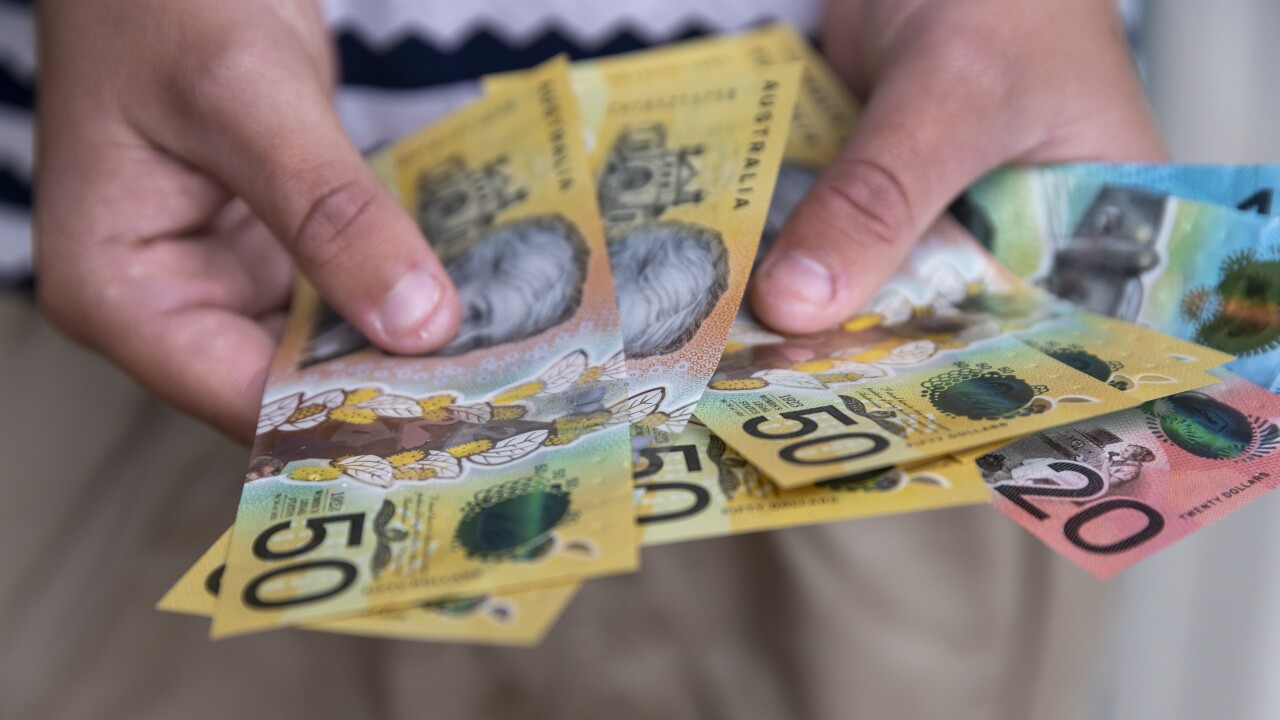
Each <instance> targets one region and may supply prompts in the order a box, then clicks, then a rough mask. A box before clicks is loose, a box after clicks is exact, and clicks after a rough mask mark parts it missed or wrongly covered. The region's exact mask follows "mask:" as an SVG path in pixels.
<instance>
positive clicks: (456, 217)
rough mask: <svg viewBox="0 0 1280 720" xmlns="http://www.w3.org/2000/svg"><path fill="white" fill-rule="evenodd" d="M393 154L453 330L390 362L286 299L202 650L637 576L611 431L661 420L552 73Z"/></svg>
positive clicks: (561, 87) (574, 125) (624, 474)
mask: <svg viewBox="0 0 1280 720" xmlns="http://www.w3.org/2000/svg"><path fill="white" fill-rule="evenodd" d="M389 153H390V160H385V159H384V162H390V163H391V165H392V168H391V170H392V171H393V172H394V175H395V178H396V181H397V185H398V189H399V195H400V197H401V198H402V200H403V201H404V202H405V204H406V205H407V206H408V208H409V209H410V211H411V212H412V213H413V214H414V215H415V216H416V217H417V218H418V221H419V223H420V225H421V226H422V227H423V229H424V231H425V234H426V236H427V237H428V238H429V239H430V241H431V242H432V245H433V248H434V249H435V250H436V251H437V254H439V255H440V257H441V259H442V260H443V261H444V263H445V266H446V268H447V270H448V271H449V273H450V276H451V277H452V278H453V281H454V283H455V284H456V285H457V287H458V290H459V294H460V296H461V298H462V303H463V308H464V309H463V315H464V318H463V325H462V329H461V330H460V332H459V333H458V336H457V338H455V339H454V340H453V341H452V342H451V343H450V344H449V345H448V346H446V347H445V348H444V349H443V350H442V351H441V352H440V353H437V354H436V355H434V356H429V357H419V358H409V357H395V356H389V355H386V354H384V353H382V352H380V351H378V350H376V349H375V348H372V347H368V346H367V343H364V342H363V339H362V338H360V337H359V336H358V334H355V333H353V331H352V330H351V328H350V327H349V326H346V325H345V323H343V322H341V320H340V319H339V318H337V317H336V316H335V315H333V314H332V313H331V312H328V311H327V310H326V309H325V308H324V306H323V305H322V304H321V303H320V302H319V301H318V299H317V298H316V296H315V294H314V292H312V291H311V290H310V289H309V288H307V287H306V286H305V284H303V285H302V286H301V287H300V289H299V292H298V294H297V297H296V299H295V302H294V306H293V310H292V314H291V317H290V324H289V327H288V328H287V330H286V334H285V337H284V339H283V341H282V344H281V348H280V350H279V352H278V355H277V357H276V359H275V361H274V364H273V367H272V373H271V376H270V378H269V380H268V384H267V390H266V394H265V397H264V405H263V407H262V411H261V415H260V418H259V424H258V435H257V439H256V442H255V444H254V455H255V460H254V461H253V464H252V465H251V467H250V469H249V472H248V474H247V476H246V483H245V487H244V493H243V496H242V500H241V504H240V509H239V513H238V515H237V518H236V524H235V528H234V531H233V535H232V539H231V545H230V549H229V551H228V554H227V569H226V572H225V574H224V577H223V579H222V587H223V592H222V593H221V594H220V596H219V598H218V604H217V608H216V612H215V616H214V622H213V633H214V635H215V636H224V635H230V634H235V633H242V632H249V631H253V630H261V629H268V628H273V627H281V626H286V625H294V624H301V623H312V622H317V621H320V620H323V619H336V618H338V617H343V616H351V615H356V614H359V613H363V612H366V611H369V610H374V609H394V608H400V607H407V606H413V605H419V604H421V603H422V602H424V601H427V600H432V599H443V598H449V597H459V596H472V595H478V594H483V593H487V592H492V591H494V590H495V589H496V588H499V587H503V588H511V587H529V586H535V587H537V586H546V585H552V584H558V583H560V582H564V581H567V580H570V579H576V578H580V577H584V576H592V575H599V574H604V573H612V572H619V571H625V570H631V569H634V568H635V567H636V563H637V557H636V549H635V537H634V532H633V531H631V529H630V527H629V526H630V520H631V518H632V517H633V512H632V509H631V488H630V483H631V479H630V468H629V463H628V458H629V455H630V443H629V440H628V430H627V428H628V425H629V424H630V423H632V422H636V421H639V420H642V419H643V418H644V416H645V415H646V414H647V413H648V412H651V411H653V410H655V409H656V408H654V407H653V405H652V404H647V403H645V402H643V401H642V400H638V399H636V398H629V397H628V395H627V388H626V386H625V377H624V365H623V357H622V352H621V351H622V335H621V332H620V324H619V320H618V314H617V308H616V304H615V300H614V288H613V282H612V278H611V276H610V273H609V264H608V256H607V253H606V251H605V246H604V237H603V232H602V228H601V225H600V221H599V212H598V209H597V206H596V202H595V188H594V183H592V181H591V176H590V171H589V169H588V164H587V158H586V155H585V150H584V148H583V147H582V143H581V127H580V124H579V122H578V116H577V111H576V106H575V105H574V102H573V97H572V93H571V91H570V89H569V84H568V76H567V71H566V68H565V65H564V63H563V62H562V61H561V62H555V63H550V64H548V65H547V66H545V67H543V68H540V69H539V70H538V71H536V72H534V73H531V74H530V75H528V76H527V77H526V78H525V82H524V83H522V84H521V85H519V86H518V87H516V88H513V89H512V90H511V91H510V92H506V93H503V94H501V95H496V96H493V97H489V98H485V99H482V100H480V101H478V102H476V103H474V104H472V105H470V106H468V107H466V108H464V109H462V110H461V111H459V112H458V113H456V114H455V115H453V116H450V117H449V118H446V119H445V120H443V121H441V122H440V123H439V124H437V125H435V126H433V127H431V128H428V129H426V130H424V131H422V132H421V133H419V134H417V135H414V136H412V137H410V138H408V139H406V140H405V141H403V142H401V143H399V144H397V145H396V146H394V147H393V148H391V149H390V150H389ZM635 390H636V391H637V392H638V393H640V394H641V396H642V398H643V397H651V394H650V395H645V393H646V392H649V391H651V390H655V389H651V388H644V387H638V388H635ZM656 391H657V392H661V388H656Z"/></svg>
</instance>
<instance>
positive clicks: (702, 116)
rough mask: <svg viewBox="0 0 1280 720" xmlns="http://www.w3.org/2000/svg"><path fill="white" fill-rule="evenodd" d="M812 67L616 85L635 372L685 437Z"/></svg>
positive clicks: (626, 300) (614, 260) (613, 224)
mask: <svg viewBox="0 0 1280 720" xmlns="http://www.w3.org/2000/svg"><path fill="white" fill-rule="evenodd" d="M799 71H800V68H799V65H797V64H794V63H792V64H787V65H776V66H770V67H765V68H754V69H745V70H741V71H734V72H725V73H720V74H716V75H710V76H706V77H701V78H697V79H690V81H689V82H685V83H681V84H680V85H678V86H671V85H655V84H647V83H646V84H611V85H610V86H609V88H608V90H607V97H608V103H607V105H606V107H605V110H604V115H603V117H602V119H601V123H600V130H599V137H598V141H599V142H598V144H597V145H596V148H595V150H594V152H593V153H592V167H593V169H594V171H595V173H596V177H597V184H598V196H599V202H600V213H601V217H602V218H603V221H604V226H605V234H606V237H607V242H608V248H609V261H610V265H611V267H612V270H613V277H614V282H615V284H616V286H617V293H618V307H619V310H620V312H621V315H622V329H623V338H624V346H625V348H626V364H627V371H628V374H629V376H630V379H631V381H632V382H633V383H635V384H637V385H638V386H639V387H645V388H647V387H652V386H656V387H661V388H662V389H663V394H662V395H661V396H660V397H655V400H656V401H657V404H658V412H657V413H655V414H651V415H650V416H648V417H646V418H644V419H642V420H641V421H640V422H638V423H637V426H638V428H640V429H653V428H661V429H662V430H664V431H667V432H679V431H680V429H681V428H683V426H684V423H685V422H687V421H688V419H689V417H691V416H692V413H693V408H694V406H695V405H696V404H697V402H698V399H699V398H700V397H701V394H702V390H703V388H704V387H705V385H706V382H707V380H708V379H709V378H710V376H711V372H712V371H713V370H714V368H715V364H716V361H717V360H718V359H719V357H720V353H721V351H722V350H723V348H724V343H725V338H726V337H727V335H728V332H729V326H730V325H731V324H732V322H733V317H734V315H735V313H736V312H737V309H738V305H739V302H740V301H741V299H742V294H743V291H744V290H745V288H746V283H747V275H748V274H749V272H750V270H751V265H752V262H753V260H754V258H755V253H756V245H757V243H758V241H759V239H760V234H761V231H762V229H763V227H764V219H765V214H766V213H767V211H768V207H769V197H770V195H771V194H772V192H773V183H774V179H775V177H776V176H777V172H778V166H779V164H780V163H781V160H782V153H783V148H784V143H785V141H786V137H787V129H788V127H789V124H790V118H791V112H792V109H793V107H794V104H795V98H796V91H797V86H798V79H799Z"/></svg>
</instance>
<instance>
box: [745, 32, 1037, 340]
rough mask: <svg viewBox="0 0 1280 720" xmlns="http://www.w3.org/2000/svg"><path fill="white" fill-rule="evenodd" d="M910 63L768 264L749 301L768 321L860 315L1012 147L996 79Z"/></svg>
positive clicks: (923, 61)
mask: <svg viewBox="0 0 1280 720" xmlns="http://www.w3.org/2000/svg"><path fill="white" fill-rule="evenodd" d="M904 61H905V62H904V63H903V64H898V65H896V66H894V67H893V68H891V69H888V70H887V72H886V75H885V76H884V77H883V78H882V79H881V80H880V81H879V83H878V85H877V87H876V88H875V90H874V92H873V95H872V98H871V101H870V103H869V105H868V106H867V109H866V111H865V113H864V114H863V115H862V117H861V118H860V119H859V121H858V126H857V128H856V129H855V130H854V132H853V134H852V135H851V136H850V138H849V140H848V142H847V144H846V145H845V147H844V149H843V150H842V151H841V153H840V155H839V157H838V158H837V159H836V160H835V161H834V162H833V163H832V164H831V165H830V167H828V168H827V170H826V171H825V172H824V173H823V175H822V176H821V177H820V178H819V179H818V180H817V181H816V182H815V183H814V185H813V187H812V188H810V190H809V192H808V193H807V194H806V195H805V198H804V199H803V200H802V201H801V202H800V204H799V205H798V206H797V207H796V209H795V212H794V213H793V214H792V215H791V217H790V219H789V220H788V221H787V223H786V225H785V226H784V227H783V229H782V232H781V234H780V235H779V237H778V240H777V242H776V244H775V245H774V247H773V248H772V249H771V251H770V252H769V253H768V254H767V255H766V256H765V259H764V260H763V262H762V263H761V266H760V268H759V270H758V272H757V277H756V279H755V281H754V283H753V285H752V290H751V301H752V306H753V309H754V310H755V313H756V315H757V316H759V317H760V318H761V320H763V321H764V322H765V323H767V324H768V325H770V326H772V327H774V328H777V329H779V330H782V331H784V332H793V333H808V332H816V331H818V330H822V329H825V328H827V327H830V326H831V325H834V324H836V323H838V322H840V321H841V320H844V319H845V318H847V317H848V316H849V315H851V314H853V313H854V312H856V311H857V310H858V308H860V307H861V306H862V305H863V304H865V303H866V302H867V301H868V300H870V299H871V296H872V295H873V294H874V293H875V292H876V290H877V289H879V287H880V285H881V284H882V283H883V282H884V281H885V280H887V279H888V278H889V277H890V276H891V275H892V274H893V273H894V271H895V270H896V269H897V268H898V266H899V265H900V264H901V263H902V261H903V259H904V258H905V257H906V254H907V252H908V251H909V250H910V249H911V246H912V245H913V244H914V243H915V241H916V240H917V239H918V238H919V237H920V236H921V235H922V234H923V233H924V231H925V229H926V228H927V227H928V225H929V223H931V222H932V221H933V219H934V218H936V217H937V216H938V215H939V214H941V213H942V211H943V210H944V209H945V208H946V207H947V205H948V203H950V202H951V200H952V199H953V198H954V197H955V196H956V195H958V194H959V193H960V192H961V191H962V190H963V189H964V188H965V187H966V186H968V185H969V184H970V183H972V182H973V181H974V180H975V179H976V178H977V177H978V176H980V175H981V174H982V173H984V172H985V171H986V170H988V169H990V168H992V167H994V166H995V165H997V164H999V163H1000V162H1001V161H1002V160H1004V159H1005V158H1007V157H1009V156H1011V155H1013V154H1014V153H1013V152H1011V151H1010V149H1009V146H1010V144H1011V140H1012V139H1011V138H1010V136H1009V134H1008V133H1005V132H1004V131H1003V129H1002V128H1001V126H1000V124H1001V118H1000V112H1001V111H1002V108H1001V104H1000V103H999V101H998V95H999V94H1000V93H1002V92H1005V90H1004V89H1002V88H1001V87H1000V83H999V82H997V81H996V80H995V79H994V78H991V77H984V76H983V75H982V74H981V73H978V74H977V76H976V77H975V76H974V74H971V73H965V72H962V71H959V70H958V69H956V64H955V63H939V62H938V60H937V58H933V59H932V62H929V61H928V58H927V57H921V56H920V55H915V56H910V55H909V56H907V57H906V58H904ZM969 66H970V68H971V66H972V63H969ZM960 67H965V65H964V64H961V65H960Z"/></svg>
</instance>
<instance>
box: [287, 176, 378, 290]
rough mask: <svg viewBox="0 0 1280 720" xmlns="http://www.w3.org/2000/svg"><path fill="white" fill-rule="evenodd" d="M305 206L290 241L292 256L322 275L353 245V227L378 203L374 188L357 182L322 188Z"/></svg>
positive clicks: (340, 183)
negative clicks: (295, 256) (304, 210)
mask: <svg viewBox="0 0 1280 720" xmlns="http://www.w3.org/2000/svg"><path fill="white" fill-rule="evenodd" d="M313 197H314V199H313V200H311V202H310V203H309V204H308V205H307V208H306V212H305V213H304V214H303V217H302V221H301V222H300V223H299V224H298V227H297V229H296V230H295V231H294V232H293V234H292V236H291V237H290V240H289V247H290V249H291V250H292V251H293V253H294V254H295V255H297V256H299V257H301V258H303V259H305V261H306V263H307V264H308V265H310V267H311V269H312V270H315V271H320V272H323V271H324V269H325V268H327V267H329V266H330V265H332V264H333V263H334V262H335V261H336V260H337V259H338V258H339V257H341V256H342V255H343V254H344V252H345V251H346V249H347V248H348V247H349V246H350V245H351V244H352V236H353V232H352V230H353V228H355V227H356V226H357V225H358V223H359V222H360V220H361V219H362V218H363V217H365V216H367V215H368V214H369V213H370V211H371V210H372V209H373V208H374V207H375V206H376V204H377V202H378V193H377V191H376V189H374V188H372V187H370V186H369V185H367V184H365V183H362V182H360V181H358V180H347V181H342V182H338V183H336V184H331V185H328V186H324V189H322V190H321V191H319V192H318V193H316V194H315V195H314V196H313Z"/></svg>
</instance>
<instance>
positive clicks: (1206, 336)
mask: <svg viewBox="0 0 1280 720" xmlns="http://www.w3.org/2000/svg"><path fill="white" fill-rule="evenodd" d="M1183 173H1186V174H1187V175H1188V176H1189V177H1191V178H1193V180H1194V179H1200V178H1199V175H1212V176H1213V177H1215V178H1218V182H1217V183H1216V184H1215V183H1211V182H1208V181H1207V180H1206V182H1205V184H1204V185H1197V184H1196V183H1195V182H1194V181H1193V180H1188V179H1186V178H1184V177H1183V176H1182V174H1183ZM1272 173H1273V170H1271V169H1268V168H1254V169H1251V170H1242V171H1240V172H1239V173H1238V174H1232V173H1229V172H1227V171H1225V170H1221V171H1210V170H1200V171H1196V170H1195V169H1194V168H1192V169H1187V170H1183V171H1173V170H1169V171H1164V172H1160V171H1156V170H1150V171H1147V172H1145V173H1138V172H1136V171H1134V170H1132V169H1131V168H1130V166H1117V167H1114V168H1113V167H1111V166H1105V165H1093V166H1080V167H1068V168H1064V169H1059V168H1047V169H1044V170H1041V169H1022V170H1017V171H1008V172H1006V173H1002V174H997V175H996V176H993V177H992V178H990V179H989V180H988V181H987V182H985V183H984V184H982V185H980V186H979V187H978V188H976V189H975V191H974V192H973V193H972V194H971V196H970V197H971V200H972V202H973V208H971V210H972V213H973V214H974V216H975V217H978V218H979V219H978V220H976V221H973V222H971V224H975V225H977V226H979V227H980V228H981V231H982V232H983V233H984V235H985V240H986V242H987V244H988V245H989V246H990V247H991V249H992V251H993V252H994V253H995V255H996V257H998V258H999V259H1000V261H1001V262H1003V263H1004V264H1005V265H1006V266H1008V267H1009V268H1010V269H1011V270H1012V271H1014V272H1015V273H1017V274H1019V275H1020V276H1023V277H1026V278H1028V279H1030V280H1031V281H1033V282H1035V283H1037V284H1039V285H1041V286H1043V287H1045V288H1047V289H1048V290H1049V291H1051V292H1053V293H1055V294H1057V295H1059V296H1061V297H1064V298H1067V299H1068V300H1071V301H1073V302H1075V303H1078V304H1079V305H1081V306H1083V307H1086V308H1088V309H1090V310H1093V311H1095V312H1099V313H1103V314H1107V315H1112V316H1115V317H1119V318H1123V319H1126V320H1131V321H1134V322H1138V323H1141V324H1144V325H1148V326H1150V327H1153V328H1156V329H1158V330H1161V331H1163V332H1166V333H1169V334H1171V335H1174V336H1177V337H1181V338H1186V339H1189V340H1192V341H1194V342H1197V343H1200V344H1203V345H1208V346H1210V347H1213V348H1217V349H1219V350H1222V351H1224V352H1228V353H1231V354H1232V355H1236V356H1238V357H1239V359H1237V360H1236V361H1234V362H1232V363H1231V364H1230V366H1229V367H1230V368H1231V370H1233V371H1234V372H1236V373H1238V374H1240V375H1242V376H1244V377H1246V378H1248V379H1249V380H1251V381H1253V382H1255V383H1257V384H1259V385H1262V386H1264V387H1267V388H1270V389H1272V390H1280V281H1278V280H1277V278H1280V219H1276V218H1274V217H1268V216H1263V215H1259V214H1257V213H1251V212H1243V211H1240V210H1237V209H1235V208H1231V207H1224V206H1218V205H1211V204H1207V203H1201V202H1194V201H1191V200H1186V199H1183V198H1178V197H1174V196H1171V195H1169V194H1167V192H1166V191H1165V190H1163V189H1160V190H1153V189H1152V188H1153V187H1155V186H1156V185H1157V183H1167V184H1166V187H1169V188H1172V189H1176V190H1178V191H1180V192H1181V191H1190V190H1191V189H1193V187H1200V188H1201V190H1200V192H1199V193H1198V194H1197V196H1198V197H1206V198H1209V199H1214V200H1215V201H1220V202H1224V203H1234V204H1237V205H1246V206H1248V205H1249V204H1250V203H1249V202H1237V200H1236V198H1237V197H1238V196H1239V195H1241V194H1243V193H1250V192H1251V190H1253V188H1254V187H1255V185H1254V183H1255V182H1261V183H1266V182H1269V180H1268V179H1267V177H1268V176H1269V175H1271V174H1272ZM1213 187H1217V188H1218V189H1217V190H1208V189H1206V188H1213ZM1266 187H1267V188H1269V187H1270V186H1269V185H1267V186H1266ZM1259 192H1263V193H1264V196H1259V198H1258V199H1256V203H1258V207H1257V208H1255V209H1259V210H1260V209H1263V206H1264V205H1266V206H1267V208H1266V209H1270V208H1269V203H1270V201H1269V199H1267V198H1269V197H1270V196H1269V195H1265V193H1266V192H1267V190H1253V192H1252V194H1251V195H1250V197H1252V195H1257V193H1259ZM1245 199H1246V200H1247V199H1248V198H1245Z"/></svg>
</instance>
